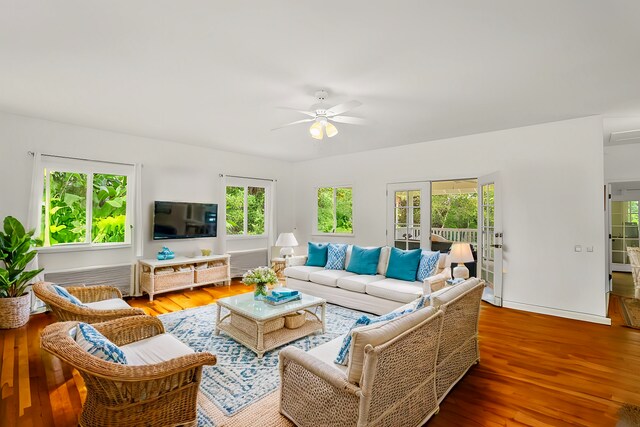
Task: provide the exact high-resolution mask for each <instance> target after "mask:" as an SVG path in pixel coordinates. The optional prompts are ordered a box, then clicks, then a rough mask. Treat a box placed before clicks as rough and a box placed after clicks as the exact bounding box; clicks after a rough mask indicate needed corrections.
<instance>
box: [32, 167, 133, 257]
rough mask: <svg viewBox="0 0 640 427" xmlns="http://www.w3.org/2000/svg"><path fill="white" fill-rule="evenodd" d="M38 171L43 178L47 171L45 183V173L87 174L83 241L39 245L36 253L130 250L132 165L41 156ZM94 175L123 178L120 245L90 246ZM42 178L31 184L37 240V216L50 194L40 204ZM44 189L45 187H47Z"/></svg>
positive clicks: (39, 230) (43, 184)
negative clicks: (125, 184)
mask: <svg viewBox="0 0 640 427" xmlns="http://www.w3.org/2000/svg"><path fill="white" fill-rule="evenodd" d="M40 170H41V171H42V175H40V176H44V171H45V170H46V171H47V175H46V177H47V180H46V181H47V184H46V187H48V183H49V179H48V178H49V172H51V171H54V172H70V173H81V174H86V175H87V193H86V201H85V203H86V220H87V221H86V232H85V241H84V242H78V243H60V244H57V245H54V246H42V247H38V248H37V249H38V252H42V253H48V252H74V251H91V250H104V249H117V248H130V247H132V246H133V245H132V229H133V228H134V223H133V219H134V218H133V213H134V211H133V205H134V200H135V194H134V192H135V190H134V189H135V185H134V179H135V165H127V164H121V163H111V162H100V161H94V160H82V159H74V158H66V157H57V156H47V155H42V159H41V162H40ZM94 174H108V175H119V176H126V177H127V200H126V203H127V209H126V220H125V226H124V227H125V228H124V242H118V243H92V242H91V226H92V220H93V175H94ZM43 181H44V179H38V181H37V182H36V183H35V185H36V187H37V188H36V191H35V193H34V198H35V200H32V203H34V204H35V206H36V207H37V208H36V209H37V212H38V215H37V224H36V227H35V230H36V233H35V235H34V237H37V238H40V237H41V228H42V223H41V222H42V214H40V212H41V209H42V205H43V203H46V204H48V202H49V197H50V194H49V192H48V191H47V193H46V200H45V201H44V202H43V200H42V194H43V192H44V190H45V183H44V182H43ZM47 189H48V188H47Z"/></svg>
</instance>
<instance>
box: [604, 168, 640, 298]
mask: <svg viewBox="0 0 640 427" xmlns="http://www.w3.org/2000/svg"><path fill="white" fill-rule="evenodd" d="M610 194H611V199H610V209H609V236H610V243H609V266H610V271H611V292H612V293H613V294H615V295H620V296H625V297H634V296H635V289H634V283H633V278H632V275H631V269H632V265H631V264H632V260H631V259H630V257H629V253H628V248H637V247H639V246H640V222H639V221H638V219H639V218H638V207H639V205H640V182H638V181H631V182H616V183H612V184H611V189H610Z"/></svg>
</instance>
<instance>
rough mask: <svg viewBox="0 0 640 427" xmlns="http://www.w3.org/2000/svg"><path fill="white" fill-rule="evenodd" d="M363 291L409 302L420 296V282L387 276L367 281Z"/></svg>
mask: <svg viewBox="0 0 640 427" xmlns="http://www.w3.org/2000/svg"><path fill="white" fill-rule="evenodd" d="M365 292H366V293H368V294H369V295H373V296H375V297H380V298H384V299H388V300H391V301H397V302H411V301H413V300H414V299H416V298H420V297H421V296H422V283H420V282H407V281H405V280H398V279H389V278H387V279H384V280H378V281H375V282H371V283H368V284H367V285H366V287H365Z"/></svg>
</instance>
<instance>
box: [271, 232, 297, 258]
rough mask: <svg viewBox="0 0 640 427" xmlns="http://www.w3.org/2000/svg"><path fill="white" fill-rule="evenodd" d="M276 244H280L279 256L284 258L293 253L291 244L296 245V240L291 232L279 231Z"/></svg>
mask: <svg viewBox="0 0 640 427" xmlns="http://www.w3.org/2000/svg"><path fill="white" fill-rule="evenodd" d="M276 246H280V256H281V257H282V258H286V257H288V256H292V255H293V246H298V241H297V240H296V237H295V236H294V235H293V233H280V235H279V236H278V240H276Z"/></svg>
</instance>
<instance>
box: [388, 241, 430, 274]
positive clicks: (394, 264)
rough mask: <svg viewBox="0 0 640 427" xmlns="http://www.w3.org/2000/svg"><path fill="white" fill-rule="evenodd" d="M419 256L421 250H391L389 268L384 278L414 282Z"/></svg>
mask: <svg viewBox="0 0 640 427" xmlns="http://www.w3.org/2000/svg"><path fill="white" fill-rule="evenodd" d="M421 255H422V249H413V250H409V251H403V250H401V249H398V248H391V255H389V266H388V267H387V272H386V273H385V276H387V277H390V278H392V279H400V280H407V281H412V282H413V281H414V280H416V272H417V271H418V264H420V256H421Z"/></svg>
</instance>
